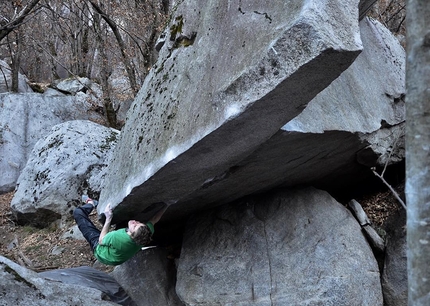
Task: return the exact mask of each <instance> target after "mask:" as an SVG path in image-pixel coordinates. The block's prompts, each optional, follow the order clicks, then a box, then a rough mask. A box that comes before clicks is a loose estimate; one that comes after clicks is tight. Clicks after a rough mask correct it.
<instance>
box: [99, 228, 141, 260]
mask: <svg viewBox="0 0 430 306" xmlns="http://www.w3.org/2000/svg"><path fill="white" fill-rule="evenodd" d="M140 248H141V246H140V245H138V244H137V243H136V242H134V240H133V239H131V237H130V236H129V235H128V234H127V232H126V230H125V228H122V229H119V230H116V231H112V232H109V233H107V234H106V236H104V238H103V241H102V243H101V244H99V245H97V247H96V249H95V250H94V256H95V257H96V258H97V259H98V260H99V261H100V262H101V263H104V264H105V265H111V266H117V265H120V264H122V263H124V262H125V261H127V260H128V259H130V258H131V257H133V256H134V254H136V253H137V252H138V251H139V250H140Z"/></svg>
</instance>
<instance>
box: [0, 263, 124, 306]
mask: <svg viewBox="0 0 430 306" xmlns="http://www.w3.org/2000/svg"><path fill="white" fill-rule="evenodd" d="M0 279H1V281H0V296H1V299H0V305H2V306H6V305H7V306H9V305H26V306H35V305H39V306H42V305H43V306H70V305H77V306H78V305H79V306H81V305H82V306H84V305H118V304H116V303H112V302H109V301H105V300H103V299H105V295H104V294H103V293H102V292H101V291H99V290H96V289H92V288H88V287H84V286H79V285H65V284H62V283H60V282H57V281H50V280H47V279H44V278H43V277H41V276H39V275H38V274H37V273H36V272H34V271H31V270H28V269H26V268H24V267H21V266H19V265H17V264H16V263H14V262H12V261H10V260H9V259H7V258H5V257H3V256H0Z"/></svg>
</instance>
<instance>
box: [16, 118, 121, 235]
mask: <svg viewBox="0 0 430 306" xmlns="http://www.w3.org/2000/svg"><path fill="white" fill-rule="evenodd" d="M118 135H119V131H117V130H114V129H111V128H107V127H104V126H101V125H98V124H96V123H93V122H91V121H86V120H76V121H69V122H66V123H62V124H59V125H56V126H54V127H53V128H52V130H51V133H50V134H49V135H48V136H47V137H46V138H43V139H41V140H39V141H38V142H37V143H36V145H35V147H34V149H33V151H32V153H31V156H30V158H29V160H28V162H27V165H26V166H25V168H24V169H23V171H22V173H21V175H20V177H19V179H18V184H17V188H16V192H15V195H14V197H13V199H12V202H11V209H12V212H13V214H14V216H15V218H16V220H17V221H18V223H19V224H31V225H33V226H37V227H45V226H48V225H49V224H50V223H52V222H53V221H56V220H57V219H60V218H64V217H68V216H70V214H71V211H72V210H73V209H74V207H75V206H76V205H77V204H80V198H81V193H83V192H84V190H87V191H88V194H89V195H90V196H93V197H94V196H96V195H97V194H99V192H100V189H101V186H102V183H103V179H104V176H105V172H106V167H107V165H108V164H109V160H110V158H111V153H112V149H113V148H114V147H115V144H116V141H117V137H118Z"/></svg>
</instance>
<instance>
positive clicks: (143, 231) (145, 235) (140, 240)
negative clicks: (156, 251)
mask: <svg viewBox="0 0 430 306" xmlns="http://www.w3.org/2000/svg"><path fill="white" fill-rule="evenodd" d="M151 237H152V233H151V230H150V229H149V227H148V226H147V225H146V224H143V225H142V226H139V227H138V228H137V229H136V231H134V232H133V233H131V239H133V240H134V242H136V243H137V244H138V245H141V246H146V245H148V244H149V243H150V242H151Z"/></svg>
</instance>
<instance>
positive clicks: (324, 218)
mask: <svg viewBox="0 0 430 306" xmlns="http://www.w3.org/2000/svg"><path fill="white" fill-rule="evenodd" d="M379 277H380V275H379V270H378V265H377V262H376V260H375V258H374V256H373V254H372V250H371V249H370V247H369V244H368V243H367V242H366V239H365V238H364V236H363V235H362V233H361V228H360V225H359V224H358V223H357V222H356V220H355V219H354V217H353V216H352V215H351V213H350V212H349V211H348V210H347V209H346V208H345V207H343V206H342V205H341V204H339V203H338V202H336V201H335V200H334V199H333V198H332V197H331V196H330V195H329V194H328V193H326V192H323V191H319V190H316V189H313V188H307V189H300V190H285V191H280V192H278V193H272V194H265V195H261V196H259V197H257V198H251V197H248V198H247V199H244V200H243V201H241V202H239V203H233V204H231V205H226V206H223V207H220V208H218V209H215V210H213V211H212V212H210V213H208V212H206V213H202V214H198V215H196V216H194V217H193V218H192V219H190V222H189V223H188V225H187V230H186V232H185V234H184V240H183V246H182V250H181V257H180V259H179V266H178V273H177V285H176V291H177V293H178V295H179V297H180V298H181V300H183V301H184V302H185V304H186V305H350V306H353V305H357V306H364V305H368V306H378V305H379V306H381V305H382V304H383V300H382V289H381V284H380V278H379Z"/></svg>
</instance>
